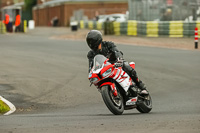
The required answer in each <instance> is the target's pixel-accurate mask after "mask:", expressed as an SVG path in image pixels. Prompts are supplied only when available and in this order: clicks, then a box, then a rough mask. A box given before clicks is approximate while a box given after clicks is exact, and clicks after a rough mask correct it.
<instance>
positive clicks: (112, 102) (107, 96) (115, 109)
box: [101, 86, 124, 115]
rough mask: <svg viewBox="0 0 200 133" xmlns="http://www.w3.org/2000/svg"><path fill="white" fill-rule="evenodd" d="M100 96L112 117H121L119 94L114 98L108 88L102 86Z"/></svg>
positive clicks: (121, 100) (121, 107)
mask: <svg viewBox="0 0 200 133" xmlns="http://www.w3.org/2000/svg"><path fill="white" fill-rule="evenodd" d="M101 95H102V98H103V101H104V103H105V104H106V106H107V108H108V109H109V110H110V111H111V112H112V113H113V114H114V115H121V114H122V113H123V112H124V103H123V97H122V96H121V94H120V92H118V96H117V97H116V96H114V95H113V92H112V90H111V89H110V86H103V87H102V88H101Z"/></svg>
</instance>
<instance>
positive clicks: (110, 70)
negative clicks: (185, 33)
mask: <svg viewBox="0 0 200 133" xmlns="http://www.w3.org/2000/svg"><path fill="white" fill-rule="evenodd" d="M111 72H112V68H109V69H108V70H107V71H105V72H104V73H103V74H102V76H103V77H106V76H108V75H109V74H110V73H111Z"/></svg>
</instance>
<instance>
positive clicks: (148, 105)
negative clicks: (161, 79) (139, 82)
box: [137, 94, 152, 113]
mask: <svg viewBox="0 0 200 133" xmlns="http://www.w3.org/2000/svg"><path fill="white" fill-rule="evenodd" d="M137 110H138V111H139V112H140V113H149V112H150V111H151V110H152V99H151V96H150V94H149V95H146V96H139V97H138V102H137Z"/></svg>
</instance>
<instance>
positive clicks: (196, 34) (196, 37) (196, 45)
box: [194, 27, 198, 49]
mask: <svg viewBox="0 0 200 133" xmlns="http://www.w3.org/2000/svg"><path fill="white" fill-rule="evenodd" d="M194 45H195V46H194V47H195V49H198V28H197V27H196V28H195V41H194Z"/></svg>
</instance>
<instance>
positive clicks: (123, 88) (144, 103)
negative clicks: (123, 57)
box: [88, 55, 152, 115]
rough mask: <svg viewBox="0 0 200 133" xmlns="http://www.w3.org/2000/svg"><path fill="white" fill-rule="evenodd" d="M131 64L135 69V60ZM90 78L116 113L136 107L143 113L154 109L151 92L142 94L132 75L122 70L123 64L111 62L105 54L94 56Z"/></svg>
mask: <svg viewBox="0 0 200 133" xmlns="http://www.w3.org/2000/svg"><path fill="white" fill-rule="evenodd" d="M129 64H130V66H131V67H132V68H133V69H135V63H134V62H131V63H129ZM88 79H89V80H90V82H91V85H92V84H94V85H95V86H96V87H97V89H98V90H99V92H100V93H101V95H102V98H103V101H104V103H105V104H106V106H107V108H108V109H109V110H110V111H111V112H112V113H113V114H115V115H121V114H122V113H123V112H124V110H129V109H134V108H136V109H137V110H138V111H139V112H141V113H149V112H150V111H151V110H152V99H151V96H150V94H148V95H145V94H142V93H141V90H140V89H139V88H138V87H137V86H136V85H135V83H134V82H133V81H132V79H131V78H130V76H129V75H128V74H127V73H126V72H125V71H123V70H122V66H119V64H117V63H114V64H111V63H110V62H109V59H108V58H106V57H105V56H103V55H96V56H95V57H94V62H93V68H92V69H91V71H90V73H89V78H88ZM91 85H90V86H91Z"/></svg>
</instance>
